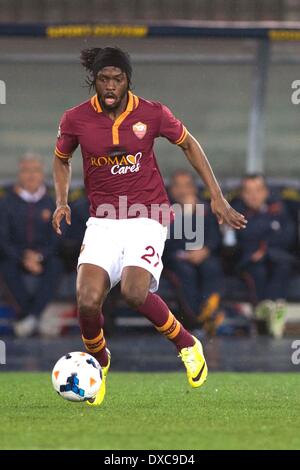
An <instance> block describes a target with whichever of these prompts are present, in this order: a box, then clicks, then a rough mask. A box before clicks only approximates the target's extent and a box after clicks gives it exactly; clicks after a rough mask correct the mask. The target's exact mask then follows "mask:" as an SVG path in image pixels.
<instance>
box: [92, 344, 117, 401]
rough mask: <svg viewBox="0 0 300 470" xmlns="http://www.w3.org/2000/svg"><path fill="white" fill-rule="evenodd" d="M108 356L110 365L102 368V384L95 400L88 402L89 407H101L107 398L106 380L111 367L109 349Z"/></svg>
mask: <svg viewBox="0 0 300 470" xmlns="http://www.w3.org/2000/svg"><path fill="white" fill-rule="evenodd" d="M107 354H108V364H107V366H106V367H102V368H101V369H102V383H101V386H100V388H99V391H98V393H97V395H96V396H95V397H94V398H90V399H89V400H87V401H86V404H87V405H89V406H100V405H101V404H102V402H103V400H104V397H105V392H106V378H107V374H108V370H109V367H110V356H111V354H110V351H109V350H108V349H107Z"/></svg>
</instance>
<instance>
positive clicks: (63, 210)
mask: <svg viewBox="0 0 300 470" xmlns="http://www.w3.org/2000/svg"><path fill="white" fill-rule="evenodd" d="M63 218H65V219H66V222H67V224H68V225H71V209H70V206H68V204H65V205H63V206H57V208H56V210H55V212H54V214H53V217H52V227H53V228H54V230H55V232H56V233H57V234H58V235H62V232H61V229H60V224H61V221H62V220H63Z"/></svg>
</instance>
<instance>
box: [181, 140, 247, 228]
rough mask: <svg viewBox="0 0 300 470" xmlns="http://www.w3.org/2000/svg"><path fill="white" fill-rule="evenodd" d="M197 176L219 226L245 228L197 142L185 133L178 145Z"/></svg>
mask: <svg viewBox="0 0 300 470" xmlns="http://www.w3.org/2000/svg"><path fill="white" fill-rule="evenodd" d="M178 145H179V146H180V147H181V148H182V150H183V151H184V153H185V155H186V157H187V159H188V160H189V162H190V163H191V165H192V166H193V167H194V168H195V170H196V171H197V173H198V175H199V176H200V177H201V178H202V180H203V182H204V184H205V185H206V186H207V188H208V190H209V192H210V196H211V209H212V211H213V213H214V214H215V215H216V217H217V219H218V222H219V224H223V223H226V224H228V225H230V226H231V227H233V228H234V229H241V228H245V227H246V224H247V220H246V219H245V217H244V216H243V215H242V214H240V213H239V212H237V211H236V210H235V209H233V207H231V206H230V204H229V203H228V202H227V201H226V199H225V197H224V196H223V193H222V190H221V188H220V186H219V183H218V181H217V179H216V177H215V175H214V172H213V170H212V168H211V166H210V163H209V161H208V159H207V157H206V155H205V153H204V150H203V149H202V147H201V145H200V144H199V142H198V141H197V140H196V139H195V138H194V137H193V136H192V135H191V134H190V133H187V136H186V137H185V139H184V141H183V142H181V143H180V144H178Z"/></svg>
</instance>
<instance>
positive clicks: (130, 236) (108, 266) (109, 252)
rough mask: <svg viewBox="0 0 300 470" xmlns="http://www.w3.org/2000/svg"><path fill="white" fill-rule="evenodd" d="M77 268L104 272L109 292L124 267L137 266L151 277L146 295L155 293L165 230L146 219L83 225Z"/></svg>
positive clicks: (97, 220) (93, 220) (90, 221)
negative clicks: (88, 266) (97, 268)
mask: <svg viewBox="0 0 300 470" xmlns="http://www.w3.org/2000/svg"><path fill="white" fill-rule="evenodd" d="M86 226H87V229H86V231H85V235H84V239H83V242H82V247H81V252H80V255H79V258H78V265H77V268H78V267H79V266H80V265H81V264H83V263H88V264H94V265H96V266H100V267H101V268H103V269H105V271H107V273H108V275H109V278H110V285H111V289H112V288H113V287H114V286H115V285H116V284H118V282H119V281H120V280H121V275H122V271H123V268H125V266H139V267H141V268H144V269H146V271H149V272H150V273H151V274H152V279H151V284H150V292H155V291H156V290H157V289H158V285H159V278H160V275H161V272H162V268H163V264H162V261H161V257H162V254H163V250H164V246H165V241H166V238H167V233H168V229H167V227H164V226H163V225H161V224H160V223H159V222H157V221H155V220H152V219H147V218H135V219H100V218H97V217H90V218H89V219H88V221H87V223H86Z"/></svg>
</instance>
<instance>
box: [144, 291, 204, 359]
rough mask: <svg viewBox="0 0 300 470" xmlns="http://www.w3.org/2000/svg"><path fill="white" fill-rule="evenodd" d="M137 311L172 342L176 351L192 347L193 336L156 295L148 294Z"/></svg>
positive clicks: (193, 342)
mask: <svg viewBox="0 0 300 470" xmlns="http://www.w3.org/2000/svg"><path fill="white" fill-rule="evenodd" d="M138 311H139V312H140V313H142V314H143V315H144V316H145V317H146V318H148V320H150V321H151V322H152V323H153V325H154V326H155V328H156V329H157V330H158V331H159V332H160V333H162V334H163V335H164V336H166V338H168V339H169V340H170V341H172V343H174V345H175V346H176V348H177V349H178V351H180V350H181V349H182V348H188V347H190V346H194V344H195V339H194V338H193V336H192V335H191V334H190V333H189V332H188V331H187V330H186V329H185V328H184V327H183V326H182V324H181V323H180V322H179V321H178V320H176V318H175V317H174V315H173V313H172V312H170V310H169V308H168V306H167V305H166V303H165V302H164V301H163V300H162V299H161V298H160V297H159V296H158V295H156V294H152V293H151V292H149V294H148V296H147V298H146V300H145V302H144V303H143V305H141V306H140V307H139V308H138Z"/></svg>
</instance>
